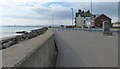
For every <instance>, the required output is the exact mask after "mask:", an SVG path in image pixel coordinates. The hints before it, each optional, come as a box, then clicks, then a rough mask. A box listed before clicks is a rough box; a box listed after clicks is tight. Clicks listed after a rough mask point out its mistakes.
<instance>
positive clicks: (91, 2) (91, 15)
mask: <svg viewBox="0 0 120 69" xmlns="http://www.w3.org/2000/svg"><path fill="white" fill-rule="evenodd" d="M90 26H91V31H92V0H91V22H90Z"/></svg>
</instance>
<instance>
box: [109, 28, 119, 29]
mask: <svg viewBox="0 0 120 69" xmlns="http://www.w3.org/2000/svg"><path fill="white" fill-rule="evenodd" d="M111 29H120V28H111Z"/></svg>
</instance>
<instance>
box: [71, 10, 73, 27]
mask: <svg viewBox="0 0 120 69" xmlns="http://www.w3.org/2000/svg"><path fill="white" fill-rule="evenodd" d="M71 10H72V29H73V8H71Z"/></svg>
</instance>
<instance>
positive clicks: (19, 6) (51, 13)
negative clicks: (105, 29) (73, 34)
mask: <svg viewBox="0 0 120 69" xmlns="http://www.w3.org/2000/svg"><path fill="white" fill-rule="evenodd" d="M118 1H119V0H92V8H93V10H92V13H93V14H105V15H107V16H109V17H110V18H112V22H117V21H118ZM90 5H91V0H74V1H73V0H0V25H62V24H63V25H70V24H72V22H71V18H72V14H71V13H72V10H71V8H73V11H74V14H75V13H76V12H77V11H78V9H81V10H84V11H87V10H90V8H91V7H90ZM74 16H75V15H74Z"/></svg>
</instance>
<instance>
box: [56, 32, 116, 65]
mask: <svg viewBox="0 0 120 69" xmlns="http://www.w3.org/2000/svg"><path fill="white" fill-rule="evenodd" d="M55 40H56V42H57V46H58V48H59V53H58V59H57V67H117V66H118V36H116V35H115V36H103V35H102V34H101V33H96V32H84V31H56V32H55Z"/></svg>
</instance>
